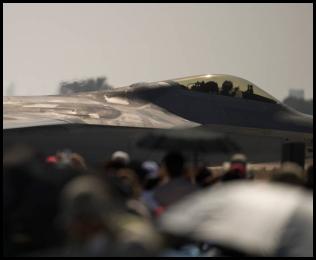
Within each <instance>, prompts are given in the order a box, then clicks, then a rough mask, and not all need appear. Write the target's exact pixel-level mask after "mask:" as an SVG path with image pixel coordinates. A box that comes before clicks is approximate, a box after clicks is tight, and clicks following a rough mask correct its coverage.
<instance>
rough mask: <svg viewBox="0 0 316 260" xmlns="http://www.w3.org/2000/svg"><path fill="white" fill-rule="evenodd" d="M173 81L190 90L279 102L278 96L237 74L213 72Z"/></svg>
mask: <svg viewBox="0 0 316 260" xmlns="http://www.w3.org/2000/svg"><path fill="white" fill-rule="evenodd" d="M172 81H173V82H176V83H178V84H179V85H180V86H181V87H183V88H185V89H187V90H190V91H198V92H204V93H207V94H210V95H222V96H227V97H235V98H244V99H249V100H256V101H262V102H267V103H279V101H278V100H277V99H276V98H274V97H273V96H271V95H269V94H268V93H266V92H265V91H263V90H262V89H260V88H259V87H257V86H256V85H255V84H253V83H251V82H250V81H248V80H245V79H242V78H239V77H235V76H230V75H220V74H212V75H201V76H195V77H187V78H180V79H175V80H172Z"/></svg>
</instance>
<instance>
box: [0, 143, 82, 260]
mask: <svg viewBox="0 0 316 260" xmlns="http://www.w3.org/2000/svg"><path fill="white" fill-rule="evenodd" d="M78 175H79V172H76V171H66V170H63V171H61V170H57V169H55V168H54V167H51V165H49V164H45V163H44V157H42V156H41V155H40V154H38V153H37V152H36V151H34V150H33V149H32V148H30V147H28V146H21V145H18V146H14V147H12V148H11V149H9V150H8V151H6V153H5V154H4V157H3V182H4V183H3V184H4V185H3V187H4V191H3V195H4V200H3V201H4V206H3V209H4V214H3V215H4V251H5V252H4V254H5V255H6V256H23V255H27V254H29V253H30V252H33V251H38V250H48V249H49V248H52V247H56V246H59V245H60V242H61V235H62V234H61V233H60V232H59V230H58V228H57V226H56V225H55V217H56V216H57V214H58V196H59V193H60V191H61V189H62V187H63V186H64V185H65V184H66V183H67V182H68V181H69V180H70V179H71V178H73V177H74V176H78Z"/></svg>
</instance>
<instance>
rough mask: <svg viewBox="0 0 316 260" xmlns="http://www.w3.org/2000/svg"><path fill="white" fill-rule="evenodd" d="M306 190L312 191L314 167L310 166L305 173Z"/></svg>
mask: <svg viewBox="0 0 316 260" xmlns="http://www.w3.org/2000/svg"><path fill="white" fill-rule="evenodd" d="M306 175H307V176H306V188H307V189H309V190H311V191H313V190H314V166H313V165H310V166H309V167H308V169H307V172H306Z"/></svg>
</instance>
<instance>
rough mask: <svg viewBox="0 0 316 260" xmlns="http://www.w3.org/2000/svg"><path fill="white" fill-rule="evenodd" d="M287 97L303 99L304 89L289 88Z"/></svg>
mask: <svg viewBox="0 0 316 260" xmlns="http://www.w3.org/2000/svg"><path fill="white" fill-rule="evenodd" d="M289 97H293V98H297V99H304V89H290V91H289Z"/></svg>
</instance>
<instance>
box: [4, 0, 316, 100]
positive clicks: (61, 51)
mask: <svg viewBox="0 0 316 260" xmlns="http://www.w3.org/2000/svg"><path fill="white" fill-rule="evenodd" d="M3 16H4V18H3V21H4V25H3V29H4V32H3V44H4V47H3V53H4V58H3V68H4V69H3V74H4V79H3V90H4V92H3V95H5V94H6V92H7V91H9V92H10V91H12V90H10V89H9V90H7V89H8V88H9V86H10V85H11V84H14V85H15V93H14V94H15V95H19V96H25V95H53V94H57V93H58V88H59V84H60V83H61V82H62V81H73V80H84V79H87V78H96V77H99V76H101V77H102V76H103V77H106V78H107V81H108V83H109V84H110V85H112V86H114V87H121V86H126V85H130V84H133V83H137V82H150V81H159V80H166V79H173V78H180V77H185V76H192V75H199V74H209V73H210V74H213V73H214V74H215V73H219V74H230V75H235V76H238V77H241V78H244V79H247V80H249V81H251V82H253V83H254V84H256V85H257V86H259V87H260V88H262V89H263V90H265V91H266V92H268V93H269V94H270V95H272V96H274V97H276V98H277V99H279V100H283V99H284V98H286V97H287V96H288V94H289V89H303V90H304V93H305V99H311V98H312V97H313V4H299V3H297V4H292V3H291V4H212V3H209V4H106V3H103V4H70V3H69V4H37V3H36V4H10V3H6V4H3Z"/></svg>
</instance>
